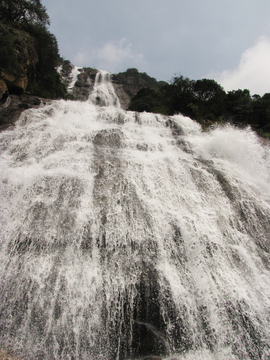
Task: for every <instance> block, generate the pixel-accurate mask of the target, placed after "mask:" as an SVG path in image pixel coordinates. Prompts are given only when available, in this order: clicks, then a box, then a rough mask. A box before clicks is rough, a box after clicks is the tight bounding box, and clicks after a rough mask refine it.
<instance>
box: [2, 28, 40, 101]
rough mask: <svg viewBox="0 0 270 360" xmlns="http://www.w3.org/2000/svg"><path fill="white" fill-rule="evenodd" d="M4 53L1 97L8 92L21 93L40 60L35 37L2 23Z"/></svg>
mask: <svg viewBox="0 0 270 360" xmlns="http://www.w3.org/2000/svg"><path fill="white" fill-rule="evenodd" d="M0 36H1V46H2V49H4V50H3V54H1V56H2V59H1V62H0V99H1V98H2V97H3V95H4V94H5V93H6V92H9V93H10V94H17V95H20V94H22V93H23V92H24V90H25V89H26V87H27V84H28V78H29V77H30V76H31V75H32V74H33V73H34V71H35V66H36V64H37V62H38V55H37V52H36V49H35V39H34V38H33V37H32V36H31V35H29V34H28V33H27V32H25V31H22V30H19V29H15V28H13V27H12V26H8V25H4V24H0Z"/></svg>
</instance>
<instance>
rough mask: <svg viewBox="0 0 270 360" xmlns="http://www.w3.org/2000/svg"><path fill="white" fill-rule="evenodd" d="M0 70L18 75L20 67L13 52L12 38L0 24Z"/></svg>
mask: <svg viewBox="0 0 270 360" xmlns="http://www.w3.org/2000/svg"><path fill="white" fill-rule="evenodd" d="M0 49H1V56H0V68H2V69H5V70H6V71H7V72H12V73H13V74H14V75H20V73H21V67H20V64H19V61H18V58H17V56H16V54H15V52H14V37H13V36H11V35H10V33H9V32H8V31H7V30H6V28H5V27H4V26H3V25H2V24H1V23H0Z"/></svg>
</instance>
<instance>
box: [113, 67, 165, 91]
mask: <svg viewBox="0 0 270 360" xmlns="http://www.w3.org/2000/svg"><path fill="white" fill-rule="evenodd" d="M130 78H132V79H133V80H134V83H135V84H139V85H144V86H147V87H150V88H152V89H157V88H160V87H161V86H163V85H164V84H165V82H164V81H157V80H156V79H155V78H153V77H151V76H149V75H147V74H146V73H145V72H139V71H138V69H136V68H128V69H127V70H126V71H124V72H120V73H118V74H114V81H118V82H120V83H126V82H128V81H129V80H130Z"/></svg>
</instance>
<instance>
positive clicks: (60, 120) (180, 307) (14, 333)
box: [0, 72, 270, 360]
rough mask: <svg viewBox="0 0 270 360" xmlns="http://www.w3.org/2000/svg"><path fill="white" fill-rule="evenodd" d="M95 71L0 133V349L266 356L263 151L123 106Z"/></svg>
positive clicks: (228, 133) (231, 133) (269, 348)
mask: <svg viewBox="0 0 270 360" xmlns="http://www.w3.org/2000/svg"><path fill="white" fill-rule="evenodd" d="M106 78H107V80H106V81H104V80H105V79H106ZM97 79H99V80H98V81H97V83H96V85H95V90H94V92H93V94H92V95H91V96H90V100H89V102H85V103H82V102H71V101H62V100H61V101H54V102H52V103H51V104H50V105H46V106H43V107H40V108H39V109H35V110H34V109H30V110H26V111H25V112H24V113H23V114H22V116H21V118H20V120H19V121H18V122H17V125H16V127H15V129H13V130H6V131H5V132H2V133H1V134H0V150H1V158H0V166H1V174H0V184H1V187H0V191H1V205H0V206H1V237H0V239H1V240H0V241H1V243H0V271H1V279H0V312H1V318H0V344H1V345H2V346H4V347H6V348H9V347H10V348H12V349H13V350H15V351H16V352H17V353H18V354H20V355H21V356H22V357H24V358H25V359H35V360H36V359H40V360H41V359H42V360H43V359H48V360H49V359H50V360H52V359H63V360H64V359H65V360H66V359H76V360H77V359H93V360H96V359H104V360H110V359H131V358H132V359H138V358H142V357H145V356H146V355H160V356H161V357H163V358H166V359H187V360H195V359H196V360H197V359H202V360H204V359H205V360H206V359H207V360H208V359H218V360H219V359H220V360H223V359H227V360H231V359H269V357H270V329H269V321H270V276H269V275H270V274H269V272H270V255H269V251H270V244H269V241H270V165H269V164H270V161H269V160H270V150H269V147H266V146H262V144H261V143H260V141H259V140H258V138H257V137H256V136H255V134H254V133H253V132H251V131H250V130H237V129H234V128H232V127H230V126H227V127H224V128H216V129H214V130H212V131H210V132H206V133H204V132H202V131H201V128H200V126H199V125H198V124H197V123H196V122H194V121H192V120H190V119H189V118H186V117H183V116H181V115H178V116H173V117H170V118H168V117H165V116H161V115H156V114H149V113H141V114H137V113H134V112H125V111H123V110H122V109H121V108H120V107H119V104H118V99H117V97H116V95H115V93H114V90H113V87H112V85H111V83H110V82H109V78H108V76H107V75H106V74H105V73H104V72H101V73H100V78H97ZM97 97H98V98H99V100H98V102H99V103H100V104H101V105H107V106H101V107H100V106H96V105H94V104H93V103H96V98H97ZM111 105H116V106H111Z"/></svg>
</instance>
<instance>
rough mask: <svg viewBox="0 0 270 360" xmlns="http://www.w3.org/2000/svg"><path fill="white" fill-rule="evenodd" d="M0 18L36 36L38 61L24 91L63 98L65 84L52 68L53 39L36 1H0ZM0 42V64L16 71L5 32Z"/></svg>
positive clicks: (54, 57) (54, 55)
mask: <svg viewBox="0 0 270 360" xmlns="http://www.w3.org/2000/svg"><path fill="white" fill-rule="evenodd" d="M0 21H1V22H2V23H6V24H9V25H12V27H15V28H20V29H22V30H24V31H26V32H27V33H28V34H30V35H31V36H32V37H33V38H35V39H36V44H35V49H36V51H37V54H38V59H39V61H38V63H37V65H36V68H35V72H34V73H33V74H31V75H30V77H29V78H28V80H29V82H28V88H27V90H28V91H30V92H31V93H32V94H35V95H38V96H43V97H47V98H59V97H65V96H66V93H67V91H66V87H65V85H64V84H63V83H62V82H61V77H60V75H59V74H58V73H57V71H56V66H57V64H58V61H59V50H58V44H57V40H56V38H55V36H54V35H53V34H51V33H50V32H49V31H48V29H47V25H49V23H50V22H49V16H48V14H47V12H46V8H45V7H44V6H43V5H42V4H41V2H40V0H1V2H0ZM0 24H1V23H0ZM0 45H3V47H2V46H1V51H3V57H2V56H1V61H0V66H1V67H2V68H4V69H6V70H12V72H13V73H14V71H15V72H16V71H18V68H19V64H18V59H17V58H16V54H15V52H14V49H13V51H12V47H13V44H12V41H10V39H9V38H8V35H7V36H1V39H0ZM9 64H11V65H9ZM28 75H29V74H28Z"/></svg>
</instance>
